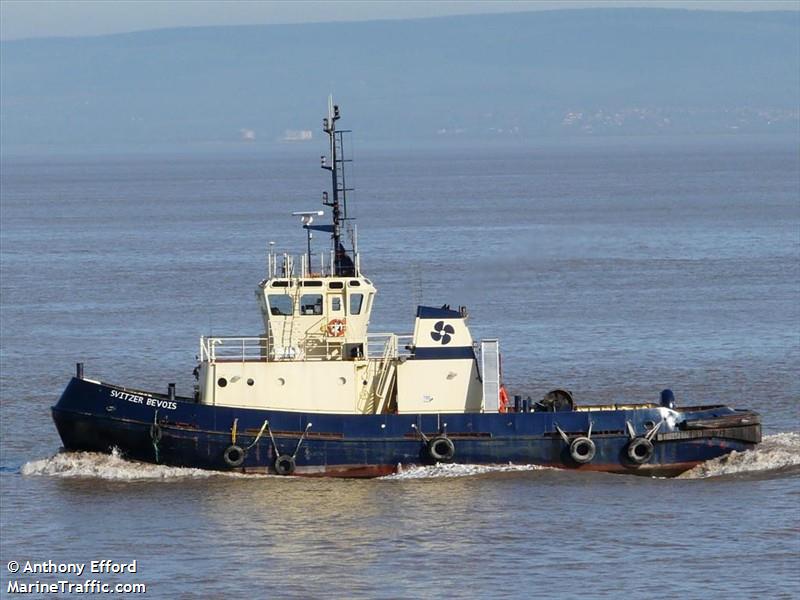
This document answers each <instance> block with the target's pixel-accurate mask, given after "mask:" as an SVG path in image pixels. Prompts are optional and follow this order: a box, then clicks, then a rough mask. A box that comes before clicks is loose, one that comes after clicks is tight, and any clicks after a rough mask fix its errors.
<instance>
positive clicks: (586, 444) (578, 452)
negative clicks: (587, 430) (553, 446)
mask: <svg viewBox="0 0 800 600" xmlns="http://www.w3.org/2000/svg"><path fill="white" fill-rule="evenodd" d="M596 453H597V446H595V444H594V442H593V441H592V440H591V438H588V437H585V436H579V437H576V438H575V439H574V440H572V441H571V442H570V443H569V455H570V456H571V457H572V460H574V461H575V462H576V463H578V464H579V465H585V464H588V463H590V462H592V461H593V460H594V455H595V454H596Z"/></svg>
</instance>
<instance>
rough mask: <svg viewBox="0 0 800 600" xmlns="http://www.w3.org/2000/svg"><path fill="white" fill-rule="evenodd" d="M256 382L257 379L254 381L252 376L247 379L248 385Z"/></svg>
mask: <svg viewBox="0 0 800 600" xmlns="http://www.w3.org/2000/svg"><path fill="white" fill-rule="evenodd" d="M254 383H255V381H253V380H252V378H251V379H248V380H247V385H253V384H254Z"/></svg>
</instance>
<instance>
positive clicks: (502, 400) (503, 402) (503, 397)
mask: <svg viewBox="0 0 800 600" xmlns="http://www.w3.org/2000/svg"><path fill="white" fill-rule="evenodd" d="M498 400H499V407H498V409H497V412H501V413H504V412H508V392H507V391H506V386H504V385H501V386H500V396H499V398H498Z"/></svg>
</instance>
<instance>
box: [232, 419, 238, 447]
mask: <svg viewBox="0 0 800 600" xmlns="http://www.w3.org/2000/svg"><path fill="white" fill-rule="evenodd" d="M238 427H239V419H238V418H236V419H234V420H233V425H232V426H231V444H232V445H234V446H235V445H236V430H237V429H238Z"/></svg>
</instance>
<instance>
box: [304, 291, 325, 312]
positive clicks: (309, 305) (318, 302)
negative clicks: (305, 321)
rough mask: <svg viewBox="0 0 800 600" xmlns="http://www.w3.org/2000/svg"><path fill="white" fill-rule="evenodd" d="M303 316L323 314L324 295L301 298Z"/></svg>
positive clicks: (310, 295)
mask: <svg viewBox="0 0 800 600" xmlns="http://www.w3.org/2000/svg"><path fill="white" fill-rule="evenodd" d="M300 314H301V315H321V314H322V294H303V295H302V296H300Z"/></svg>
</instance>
